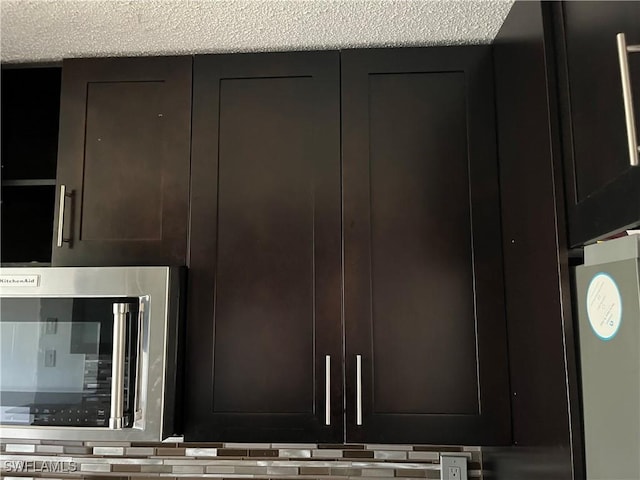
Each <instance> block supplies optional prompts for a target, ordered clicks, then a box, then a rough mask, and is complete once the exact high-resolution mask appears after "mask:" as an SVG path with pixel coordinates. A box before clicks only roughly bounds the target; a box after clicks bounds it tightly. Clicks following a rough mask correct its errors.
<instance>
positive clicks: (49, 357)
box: [44, 348, 56, 367]
mask: <svg viewBox="0 0 640 480" xmlns="http://www.w3.org/2000/svg"><path fill="white" fill-rule="evenodd" d="M44 366H45V367H55V366H56V351H55V350H54V349H53V348H47V349H46V350H45V352H44Z"/></svg>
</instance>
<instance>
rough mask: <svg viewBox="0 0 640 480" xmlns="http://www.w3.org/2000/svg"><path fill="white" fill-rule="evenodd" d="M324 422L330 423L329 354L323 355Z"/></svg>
mask: <svg viewBox="0 0 640 480" xmlns="http://www.w3.org/2000/svg"><path fill="white" fill-rule="evenodd" d="M324 371H325V375H324V398H325V401H324V424H325V425H331V355H325V357H324Z"/></svg>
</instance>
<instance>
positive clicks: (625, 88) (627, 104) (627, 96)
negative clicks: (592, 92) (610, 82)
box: [616, 33, 640, 167]
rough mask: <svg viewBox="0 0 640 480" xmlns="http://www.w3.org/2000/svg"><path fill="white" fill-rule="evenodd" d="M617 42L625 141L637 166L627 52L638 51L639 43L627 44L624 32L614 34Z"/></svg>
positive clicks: (635, 134)
mask: <svg viewBox="0 0 640 480" xmlns="http://www.w3.org/2000/svg"><path fill="white" fill-rule="evenodd" d="M616 41H617V44H618V61H619V62H620V78H621V80H622V100H623V103H624V118H625V123H626V124H627V141H628V145H629V163H630V164H631V166H632V167H637V166H638V149H639V148H640V147H638V137H637V130H636V120H635V117H634V112H633V94H632V91H631V73H630V72H629V53H638V52H640V45H627V39H626V38H625V35H624V33H619V34H618V35H616Z"/></svg>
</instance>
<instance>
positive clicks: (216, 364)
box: [185, 52, 343, 442]
mask: <svg viewBox="0 0 640 480" xmlns="http://www.w3.org/2000/svg"><path fill="white" fill-rule="evenodd" d="M194 95H195V96H194V135H193V154H192V155H193V177H192V192H191V205H192V214H191V231H190V258H189V268H190V285H189V314H188V325H187V342H188V346H187V357H188V358H187V359H188V362H187V372H188V373H187V382H186V385H187V396H186V404H187V418H186V425H185V436H186V438H187V439H188V440H221V441H261V442H271V441H314V442H315V441H325V442H328V441H334V442H335V441H341V440H342V434H343V422H342V398H343V396H342V361H341V358H342V332H341V289H342V282H341V242H340V238H341V236H340V230H341V226H340V131H339V118H340V110H339V59H338V54H337V52H323V53H291V54H261V55H222V56H211V57H197V58H196V60H195V84H194ZM327 355H329V356H330V358H331V361H330V363H331V365H330V371H329V372H327V371H326V369H325V364H326V363H325V362H326V361H325V358H326V356H327ZM327 375H328V376H329V379H330V385H331V386H330V389H331V391H330V394H329V399H328V400H329V402H330V416H329V420H330V422H329V423H330V424H329V425H327V424H326V420H327V418H326V401H327V396H326V395H325V379H326V376H327Z"/></svg>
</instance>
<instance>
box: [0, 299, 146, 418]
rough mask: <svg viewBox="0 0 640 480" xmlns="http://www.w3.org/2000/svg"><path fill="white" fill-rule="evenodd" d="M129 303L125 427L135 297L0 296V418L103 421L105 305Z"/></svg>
mask: <svg viewBox="0 0 640 480" xmlns="http://www.w3.org/2000/svg"><path fill="white" fill-rule="evenodd" d="M123 302H124V303H129V304H130V308H131V310H132V312H133V313H132V314H130V315H129V316H128V318H127V322H126V329H125V332H126V334H125V336H126V340H125V358H124V364H125V382H124V385H125V387H124V396H125V412H124V413H125V422H124V423H125V426H130V425H131V424H132V422H133V415H132V412H133V410H134V403H135V399H134V398H133V396H134V395H133V394H134V392H135V378H136V366H137V365H136V354H137V348H136V346H137V339H138V318H137V309H138V298H124V299H123V298H2V300H1V301H0V423H2V424H13V425H57V426H93V427H95V426H98V427H106V426H108V423H109V416H110V413H111V412H110V409H111V394H112V392H111V377H112V375H111V369H112V364H113V363H112V360H113V359H112V354H113V322H114V317H113V304H114V303H123Z"/></svg>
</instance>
